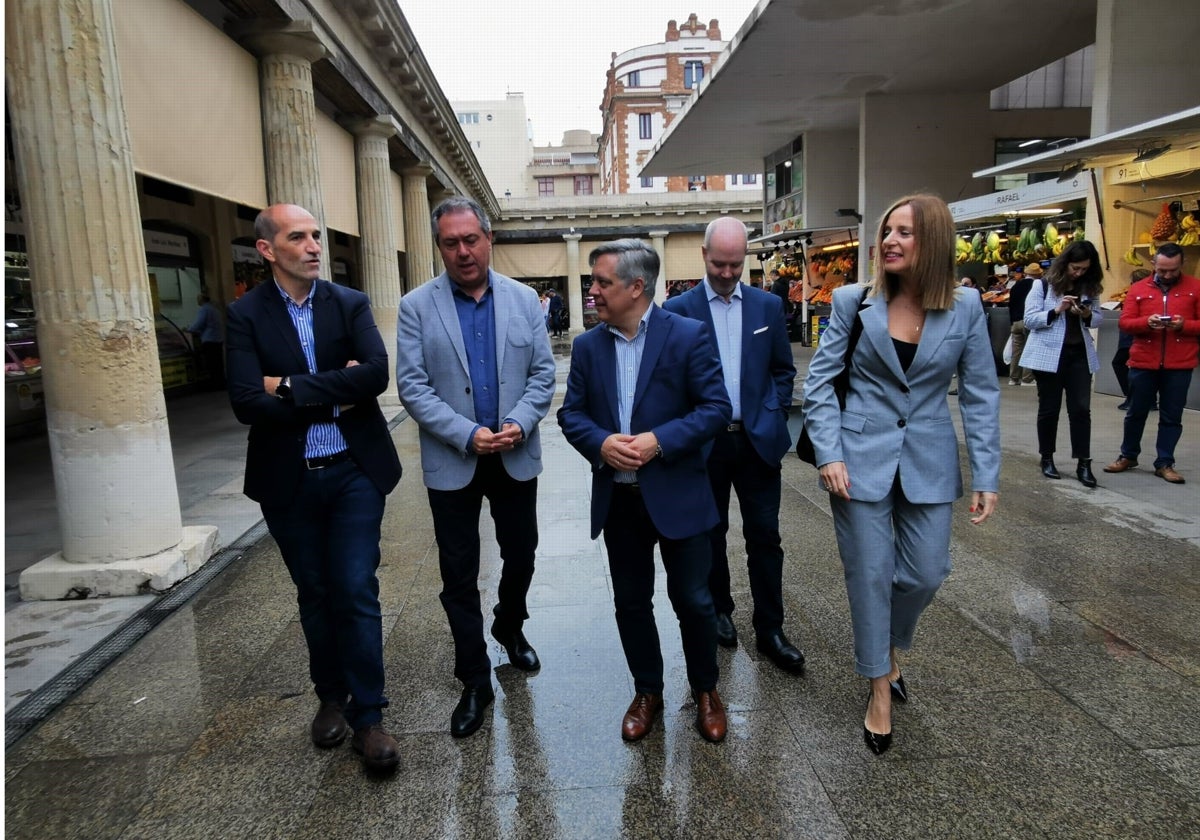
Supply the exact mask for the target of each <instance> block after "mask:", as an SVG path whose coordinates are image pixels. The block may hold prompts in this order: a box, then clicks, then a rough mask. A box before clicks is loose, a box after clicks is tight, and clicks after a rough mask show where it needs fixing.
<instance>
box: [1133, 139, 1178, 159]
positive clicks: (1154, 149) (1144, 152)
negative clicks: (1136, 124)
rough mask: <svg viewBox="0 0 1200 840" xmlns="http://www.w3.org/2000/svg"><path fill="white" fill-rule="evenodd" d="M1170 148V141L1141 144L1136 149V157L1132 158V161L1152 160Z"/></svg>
mask: <svg viewBox="0 0 1200 840" xmlns="http://www.w3.org/2000/svg"><path fill="white" fill-rule="evenodd" d="M1170 150H1171V144H1170V143H1163V144H1162V145H1161V146H1142V147H1141V148H1139V149H1138V153H1137V157H1135V158H1134V159H1133V162H1134V163H1145V162H1146V161H1148V160H1154V159H1155V158H1156V157H1158V156H1159V155H1165V154H1166V153H1167V152H1168V151H1170Z"/></svg>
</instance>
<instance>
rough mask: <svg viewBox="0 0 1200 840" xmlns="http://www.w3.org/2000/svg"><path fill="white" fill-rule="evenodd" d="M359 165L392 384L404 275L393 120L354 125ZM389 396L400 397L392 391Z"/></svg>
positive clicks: (365, 249) (366, 285) (365, 236)
mask: <svg viewBox="0 0 1200 840" xmlns="http://www.w3.org/2000/svg"><path fill="white" fill-rule="evenodd" d="M350 130H351V131H352V132H353V133H354V153H355V156H356V158H357V162H358V166H357V167H356V168H357V171H358V228H359V233H360V236H361V239H360V244H361V246H362V281H363V291H365V292H366V293H367V295H368V296H369V297H370V298H371V309H372V311H373V313H374V315H375V323H376V324H377V325H378V326H379V333H380V335H381V336H382V337H383V346H384V347H386V348H388V373H389V376H388V381H389V382H394V381H395V380H396V353H395V347H396V315H397V312H398V310H399V306H400V274H399V268H398V266H397V260H396V233H395V231H396V216H395V213H394V212H393V208H392V182H391V176H392V164H391V158H390V156H389V154H388V138H389V137H391V136H392V135H393V134H395V133H396V127H395V126H394V125H393V124H392V121H391V119H390V118H388V117H377V118H375V119H373V120H362V121H361V122H357V123H354V124H352V125H351V126H350ZM383 396H384V398H388V397H392V398H394V397H395V394H394V392H393V391H392V389H389V390H388V391H385V392H384V395H383Z"/></svg>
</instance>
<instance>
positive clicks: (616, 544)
mask: <svg viewBox="0 0 1200 840" xmlns="http://www.w3.org/2000/svg"><path fill="white" fill-rule="evenodd" d="M656 542H657V543H658V546H659V550H660V551H661V552H662V558H663V566H664V567H665V568H666V570H667V596H668V597H669V598H670V599H671V606H673V607H674V608H675V615H676V617H677V618H678V619H679V633H680V636H681V637H682V638H681V640H682V642H683V659H684V662H685V663H686V664H687V677H688V682H689V683H691V686H692V690H693V691H712V690H713V689H714V688H716V687H717V676H718V674H719V670H718V667H717V614H716V612H715V611H714V610H713V603H712V594H711V593H710V592H709V591H708V567H709V544H708V533H707V532H701V533H699V534H696V535H695V536H694V537H687V538H685V539H682V540H669V539H666V538H665V537H661V536H660V535H659V533H658V531H657V529H656V528H655V527H654V523H653V522H652V521H651V520H650V514H649V513H648V512H647V511H646V505H645V503H644V502H643V501H642V497H641V494H640V492H639V491H637V490H631V489H628V488H626V487H623V486H622V485H620V484H614V485H613V495H612V503H611V504H610V506H609V509H608V520H607V521H606V522H605V523H604V547H605V549H607V551H608V568H609V571H610V572H611V574H612V585H613V604H614V605H615V606H616V613H617V631H618V632H619V633H620V635H621V647H622V648H623V649H624V651H625V661H626V662H628V663H629V672H630V674H632V676H633V687H634V690H635V691H638V692H642V693H646V694H662V690H663V658H662V648H661V647H660V644H659V640H658V625H657V624H655V622H654V544H655V543H656Z"/></svg>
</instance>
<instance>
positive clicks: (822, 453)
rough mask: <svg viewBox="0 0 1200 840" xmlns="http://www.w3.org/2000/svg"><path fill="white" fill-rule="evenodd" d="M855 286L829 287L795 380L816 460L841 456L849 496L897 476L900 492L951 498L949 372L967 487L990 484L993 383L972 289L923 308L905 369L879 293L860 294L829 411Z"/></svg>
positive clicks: (994, 441)
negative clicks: (825, 320) (954, 380)
mask: <svg viewBox="0 0 1200 840" xmlns="http://www.w3.org/2000/svg"><path fill="white" fill-rule="evenodd" d="M860 294H861V288H860V287H856V286H848V287H843V288H841V289H838V290H836V291H835V292H834V293H833V312H832V314H831V315H830V318H829V327H828V329H827V330H826V331H825V332H823V333H822V334H821V343H820V345H819V347H818V349H817V352H816V354H815V355H814V356H813V360H812V363H811V364H810V365H809V369H808V379H807V380H806V381H805V383H804V406H803V408H804V418H805V425H806V426H807V428H808V433H809V436H810V437H811V438H812V442H813V449H814V450H815V451H816V454H817V464H819V465H823V464H828V463H831V462H833V461H844V462H845V463H846V470H847V472H848V474H849V478H850V497H851V498H852V499H858V500H861V501H867V502H875V501H879V500H880V499H882V498H883V497H884V496H886V495H887V493H888V492H889V491H890V490H891V487H892V483H893V482H894V481H895V479H896V476H897V475H899V477H900V484H901V487H902V488H903V490H904V495H905V496H906V497H907V498H908V499H909V501H912V502H915V503H918V504H936V503H946V502H952V501H954V500H955V499H957V498H958V497H960V496H961V495H962V494H963V480H962V471H961V469H960V467H959V458H958V437H957V435H956V433H955V431H954V423H953V422H952V421H951V419H950V407H949V404H948V401H947V399H946V391H947V389H948V388H949V386H950V378H951V376H952V375H953V374H955V373H957V374H958V405H959V411H960V412H961V414H962V421H963V428H964V430H965V437H966V443H967V454H968V456H969V459H970V463H971V484H972V489H973V490H976V491H991V492H996V491H997V489H998V487H999V483H1000V384H999V380H998V379H997V375H996V366H995V362H994V361H993V359H992V346H991V341H990V339H989V337H988V331H987V322H986V316H985V314H984V311H983V307H981V306H980V305H979V300H978V296H977V293H976V292H975V291H973V290H967V291H965V292H964V291H962V290H960V291H959V292H957V293H956V296H955V303H954V306H953V308H951V309H948V310H944V311H939V312H929V313H928V314H927V315H926V317H925V327H924V330H923V334H922V335H921V340H920V342H919V343H918V347H917V353H916V357H915V358H914V359H913V362H912V364H911V365H910V366H909V368H908V371H907V372H905V371H903V370H902V369H901V367H900V359H899V357H898V356H897V355H896V349H895V346H894V345H893V344H892V338H891V336H890V335H889V334H888V324H887V303H886V301H884V300H883V298H882V297H878V296H875V295H867V297H866V300H865V303H866V304H867V305H866V307H865V308H864V309H863V310H862V312H861V313H859V315H860V317H861V318H862V322H863V331H862V337H861V338H860V339H859V342H858V346H857V347H856V348H855V350H854V358H853V360H852V364H851V368H850V390H849V393H848V394H847V395H846V409H845V411H839V410H838V402H837V396H836V394H835V393H834V390H833V379H834V377H835V376H836V375H837V373H838V371H839V370H841V367H842V358H843V356H844V355H845V352H846V344H847V341H848V340H849V337H850V326H851V324H852V323H853V318H854V315H855V312H856V311H857V309H858V301H859V295H860ZM966 295H969V296H966Z"/></svg>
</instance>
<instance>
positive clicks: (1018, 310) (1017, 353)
mask: <svg viewBox="0 0 1200 840" xmlns="http://www.w3.org/2000/svg"><path fill="white" fill-rule="evenodd" d="M1012 275H1013V277H1015V278H1016V281H1017V282H1015V283H1013V285H1012V286H1011V287H1010V288H1009V290H1008V317H1009V320H1010V321H1012V327H1011V331H1012V361H1011V362H1010V363H1009V365H1008V384H1009V385H1020V384H1022V383H1024V384H1025V385H1030V384H1032V383H1033V371H1031V370H1030V369H1029V368H1023V367H1021V365H1020V364H1019V362H1020V360H1021V351H1023V350H1024V349H1025V339H1026V338H1027V337H1028V335H1029V329H1028V328H1027V327H1026V326H1025V298H1027V297H1029V290H1030V289H1031V288H1032V287H1033V281H1034V278H1040V277H1041V276H1042V267H1041V266H1040V265H1038V264H1037V263H1030V264H1029V265H1028V266H1027V267H1025V268H1024V269H1021V268H1014V269H1013V270H1012Z"/></svg>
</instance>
